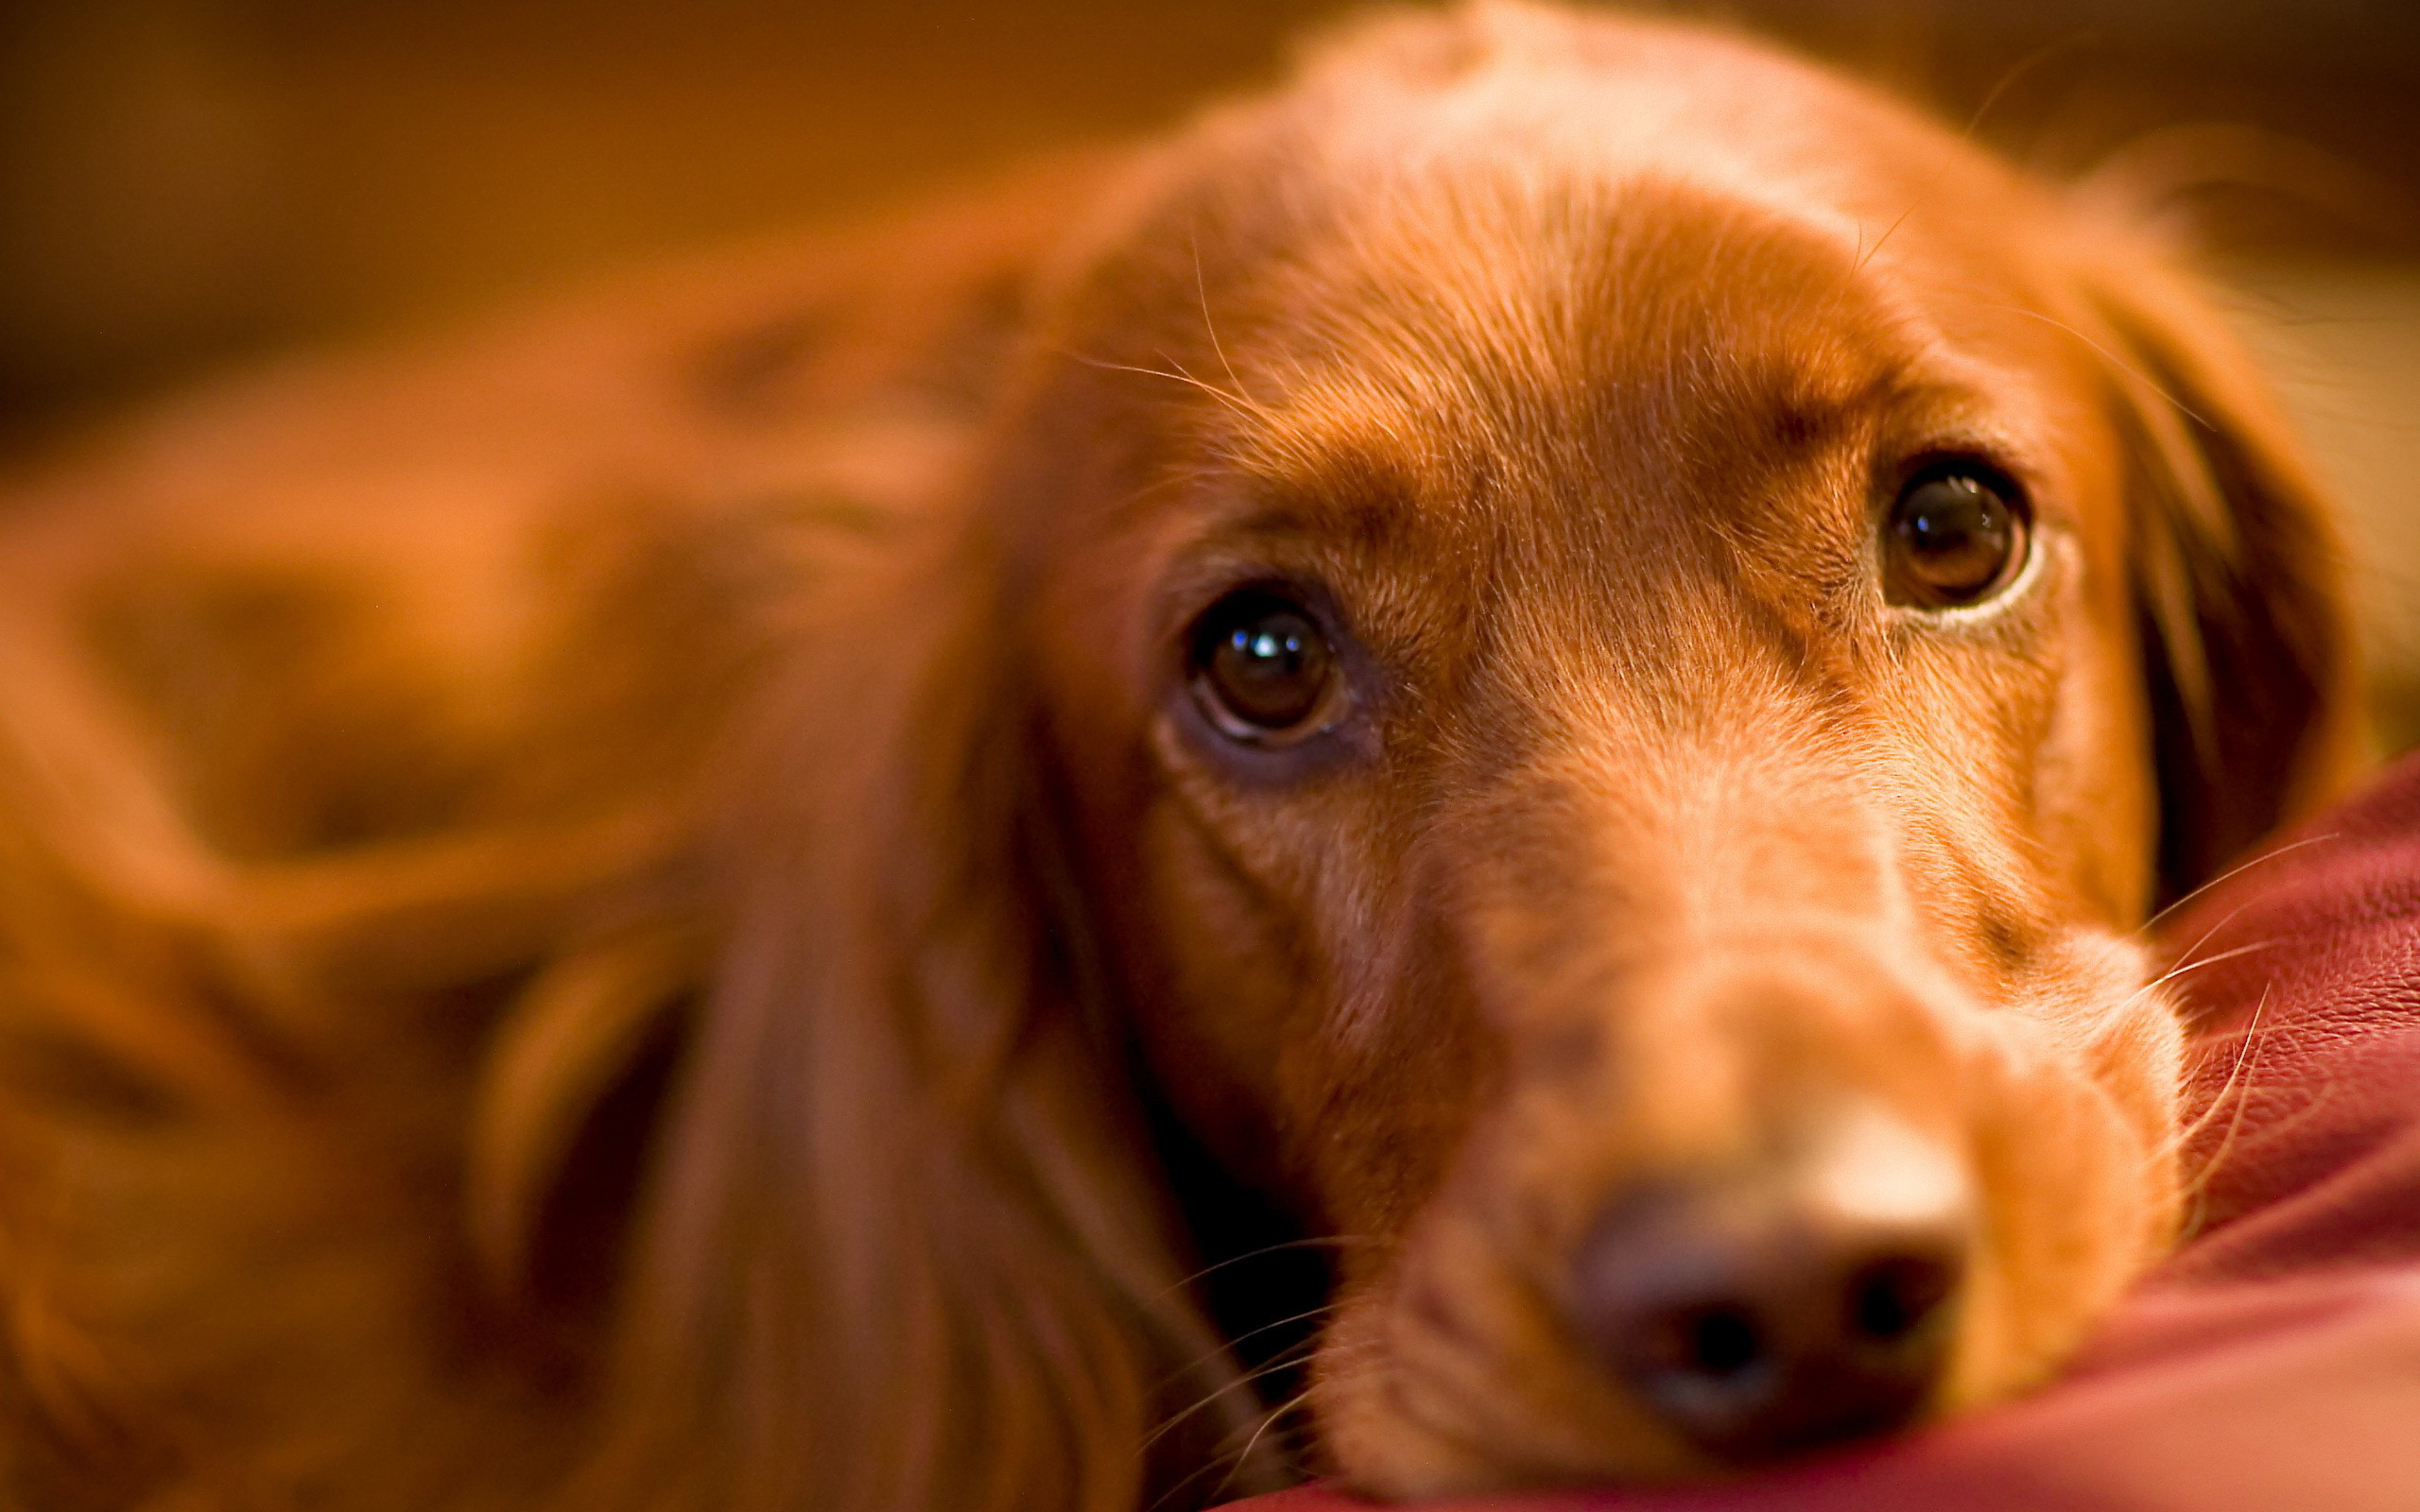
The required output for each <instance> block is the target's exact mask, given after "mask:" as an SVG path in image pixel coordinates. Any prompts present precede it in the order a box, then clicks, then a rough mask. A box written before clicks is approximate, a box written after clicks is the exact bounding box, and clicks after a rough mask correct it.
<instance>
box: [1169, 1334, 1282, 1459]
mask: <svg viewBox="0 0 2420 1512" xmlns="http://www.w3.org/2000/svg"><path fill="white" fill-rule="evenodd" d="M1317 1344H1318V1341H1317V1340H1306V1341H1305V1342H1304V1343H1303V1344H1302V1345H1300V1346H1298V1347H1297V1348H1295V1349H1288V1350H1286V1351H1285V1352H1284V1353H1282V1354H1280V1355H1278V1356H1277V1357H1276V1358H1275V1359H1273V1360H1271V1361H1270V1362H1269V1363H1268V1364H1267V1365H1265V1366H1261V1367H1260V1368H1259V1369H1257V1370H1248V1371H1246V1372H1245V1373H1244V1374H1242V1375H1239V1376H1237V1377H1236V1378H1235V1379H1234V1380H1233V1381H1228V1382H1224V1383H1220V1384H1219V1387H1218V1388H1217V1389H1216V1390H1214V1391H1211V1392H1210V1393H1208V1394H1207V1395H1205V1396H1203V1397H1202V1398H1201V1400H1198V1401H1196V1402H1194V1403H1193V1405H1191V1406H1190V1407H1185V1408H1182V1409H1180V1410H1179V1411H1177V1412H1174V1413H1171V1414H1170V1415H1169V1416H1167V1417H1164V1418H1162V1419H1161V1420H1160V1425H1159V1426H1158V1427H1157V1428H1154V1429H1152V1430H1151V1432H1150V1435H1148V1436H1146V1437H1145V1438H1144V1440H1143V1443H1142V1445H1141V1449H1142V1451H1144V1452H1148V1451H1149V1450H1150V1448H1151V1446H1152V1445H1154V1444H1156V1443H1158V1442H1159V1441H1160V1440H1161V1439H1163V1438H1166V1437H1167V1435H1169V1434H1171V1433H1174V1432H1175V1431H1176V1429H1177V1428H1178V1426H1179V1425H1180V1424H1182V1423H1184V1421H1186V1420H1187V1419H1188V1418H1190V1417H1192V1416H1193V1415H1194V1414H1195V1413H1198V1412H1200V1411H1201V1410H1202V1409H1203V1408H1205V1407H1209V1406H1211V1405H1213V1404H1215V1403H1217V1402H1219V1401H1222V1400H1225V1399H1226V1398H1227V1396H1228V1395H1229V1394H1230V1393H1232V1392H1234V1391H1236V1390H1237V1389H1238V1388H1240V1387H1244V1386H1248V1385H1251V1384H1252V1383H1253V1382H1255V1381H1258V1380H1261V1379H1262V1378H1263V1377H1266V1376H1272V1375H1275V1374H1276V1373H1277V1372H1279V1371H1281V1370H1289V1369H1292V1368H1293V1367H1294V1366H1299V1365H1301V1364H1303V1363H1304V1362H1305V1361H1306V1360H1308V1359H1309V1358H1310V1357H1311V1355H1312V1354H1313V1353H1315V1352H1317Z"/></svg>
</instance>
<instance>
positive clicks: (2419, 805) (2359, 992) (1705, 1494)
mask: <svg viewBox="0 0 2420 1512" xmlns="http://www.w3.org/2000/svg"><path fill="white" fill-rule="evenodd" d="M2166 933H2167V935H2168V937H2169V941H2170V944H2171V946H2172V948H2173V949H2174V950H2175V951H2176V953H2177V954H2178V955H2179V958H2180V959H2181V960H2182V961H2183V962H2184V963H2185V964H2186V968H2187V970H2186V974H2185V976H2184V977H2183V978H2182V979H2181V983H2180V985H2184V986H2187V987H2188V988H2189V996H2190V997H2191V999H2192V1000H2193V1002H2194V1004H2195V1009H2196V1013H2197V1016H2198V1027H2199V1029H2200V1040H2199V1043H2200V1046H2201V1052H2200V1055H2199V1057H2198V1058H2199V1060H2200V1063H2201V1069H2200V1071H2199V1072H2198V1073H2197V1076H2196V1081H2195V1089H2194V1090H2195V1094H2196V1096H2195V1101H2196V1103H2197V1104H2198V1105H2200V1106H2203V1107H2207V1106H2208V1105H2209V1104H2210V1103H2211V1101H2212V1100H2213V1099H2218V1098H2221V1093H2222V1092H2223V1094H2224V1095H2223V1099H2222V1106H2220V1107H2219V1108H2217V1109H2216V1110H2215V1112H2214V1113H2213V1116H2212V1117H2210V1118H2209V1119H2208V1121H2207V1123H2206V1125H2204V1128H2203V1130H2202V1132H2201V1134H2200V1135H2199V1137H2198V1138H2197V1140H2196V1141H2195V1147H2194V1150H2193V1154H2194V1164H2195V1165H2196V1166H2199V1167H2202V1168H2204V1173H2205V1174H2204V1176H2203V1177H2202V1178H2201V1191H2200V1196H2199V1211H2198V1218H2199V1222H2198V1228H2197V1232H2196V1237H2195V1238H2194V1239H2193V1240H2192V1241H2191V1243H2189V1244H2188V1245H2187V1246H2185V1247H2184V1248H2183V1249H2182V1250H2180V1251H2179V1252H2178V1253H2177V1254H2176V1256H2175V1257H2174V1258H2173V1259H2171V1260H2170V1261H2169V1263H2168V1264H2167V1265H2165V1266H2164V1267H2163V1268H2161V1269H2160V1270H2159V1271H2157V1272H2156V1273H2154V1274H2153V1275H2152V1277H2151V1278H2150V1279H2149V1280H2147V1281H2146V1282H2145V1283H2144V1285H2143V1286H2142V1287H2141V1289H2140V1290H2139V1291H2138V1292H2137V1293H2136V1294H2135V1297H2133V1298H2132V1299H2131V1300H2130V1301H2129V1302H2128V1303H2127V1304H2126V1305H2125V1306H2124V1307H2123V1308H2122V1309H2121V1310H2120V1311H2119V1312H2118V1314H2117V1315H2116V1316H2115V1317H2114V1318H2113V1319H2111V1321H2110V1322H2109V1324H2108V1325H2107V1327H2106V1328H2105V1329H2104V1330H2103V1332H2101V1334H2100V1338H2099V1340H2098V1342H2097V1343H2095V1345H2094V1346H2093V1347H2092V1348H2091V1349H2089V1350H2088V1351H2087V1353H2086V1355H2085V1356H2084V1358H2083V1360H2081V1361H2080V1362H2078V1364H2077V1366H2076V1367H2075V1369H2074V1370H2073V1371H2072V1372H2071V1373H2070V1374H2069V1375H2068V1376H2067V1377H2066V1379H2064V1380H2062V1381H2061V1382H2059V1383H2057V1384H2055V1385H2053V1386H2051V1387H2049V1388H2048V1389H2046V1390H2044V1391H2041V1392H2039V1393H2037V1394H2036V1395H2034V1396H2032V1397H2030V1398H2028V1399H2026V1400H2021V1401H2017V1402H2014V1403H2012V1404H2010V1405H2008V1406H2005V1407H2002V1408H1999V1409H1997V1410H1995V1411H1992V1412H1989V1413H1985V1414H1982V1415H1980V1416H1979V1417H1972V1418H1968V1419H1966V1420H1963V1421H1961V1422H1956V1423H1952V1424H1949V1425H1946V1426H1945V1427H1942V1428H1939V1429H1936V1430H1933V1431H1931V1432H1929V1433H1926V1434H1923V1435H1917V1436H1915V1437H1913V1438H1908V1439H1902V1440H1899V1441H1897V1442H1895V1443H1893V1444H1889V1445H1885V1446H1882V1447H1879V1448H1875V1449H1870V1450H1863V1451H1857V1452H1848V1453H1842V1454H1838V1455H1834V1456H1832V1457H1829V1458H1825V1459H1820V1460H1815V1461H1810V1462H1807V1463H1805V1464H1802V1465H1799V1466H1796V1467H1793V1468H1790V1469H1785V1470H1781V1471H1778V1472H1774V1473H1772V1474H1769V1475H1766V1476H1763V1477H1760V1478H1757V1479H1754V1480H1748V1481H1740V1482H1736V1483H1732V1484H1728V1485H1724V1486H1713V1487H1705V1488H1700V1489H1696V1490H1692V1491H1687V1492H1650V1493H1640V1492H1593V1493H1586V1494H1579V1493H1573V1494H1565V1495H1558V1496H1532V1497H1523V1498H1499V1499H1495V1500H1491V1501H1486V1502H1481V1503H1460V1504H1459V1505H1458V1507H1457V1508H1456V1509H1455V1512H1516V1509H1517V1512H1580V1509H1586V1512H1785V1509H1787V1512H1900V1509H1909V1512H1913V1509H1917V1508H1923V1509H1926V1512H1933V1509H1940V1512H2002V1509H2009V1512H2014V1509H2016V1508H2024V1509H2028V1512H2081V1509H2086V1508H2091V1509H2104V1508H2128V1509H2134V1512H2253V1509H2256V1508H2257V1509H2262V1512H2269V1509H2280V1512H2282V1509H2297V1512H2299V1509H2306V1508H2307V1509H2312V1512H2367V1509H2372V1508H2375V1509H2377V1512H2415V1509H2420V757H2414V758H2411V759H2407V760H2405V761H2404V762H2402V763H2401V764H2400V765H2397V766H2396V767H2394V769H2393V770H2391V771H2390V772H2389V773H2387V774H2386V776H2385V777H2384V778H2383V779H2382V780H2381V781H2380V782H2378V783H2377V785H2376V786H2375V787H2373V788H2372V789H2371V790H2370V791H2369V792H2368V793H2367V794H2366V795H2365V796H2363V797H2362V798H2360V799H2358V800H2356V801H2355V802H2353V803H2351V804H2349V805H2347V806H2345V807H2343V808H2342V809H2339V810H2338V811H2336V812H2335V813H2333V814H2331V815H2329V816H2326V817H2325V818H2324V819H2322V820H2320V821H2319V822H2317V823H2315V824H2313V825H2310V826H2308V827H2307V828H2306V829H2305V830H2304V831H2303V832H2302V833H2300V834H2298V835H2296V836H2294V837H2292V838H2290V840H2288V841H2287V842H2286V843H2285V844H2283V845H2281V846H2279V847H2277V848H2275V849H2273V851H2271V852H2270V853H2269V854H2268V856H2266V857H2265V858H2263V859H2261V860H2259V861H2257V862H2256V863H2254V864H2252V865H2251V866H2249V867H2247V868H2242V869H2240V870H2239V871H2238V873H2237V874H2236V875H2235V876H2233V877H2232V878H2230V879H2229V880H2227V881H2226V882H2224V883H2222V884H2221V885H2219V886H2217V887H2214V888H2212V889H2211V890H2210V891H2209V892H2207V893H2205V894H2204V896H2202V897H2200V898H2198V899H2196V900H2194V901H2193V902H2191V903H2190V904H2189V905H2188V906H2187V908H2185V909H2183V910H2182V911H2181V912H2180V915H2179V917H2178V918H2176V919H2174V920H2173V921H2172V922H2171V923H2170V924H2169V926H2168V927H2167V931H2166ZM2196 962H2199V963H2204V964H2200V965H2195V964H2194V963H2196ZM2230 1075H2234V1076H2235V1077H2236V1082H2235V1085H2234V1086H2233V1088H2232V1089H2229V1088H2228V1078H2229V1077H2230ZM1359 1505H1360V1503H1356V1502H1354V1501H1352V1500H1351V1499H1349V1498H1347V1497H1344V1496H1341V1495H1340V1494H1338V1493H1336V1492H1334V1491H1330V1490H1326V1489H1323V1488H1319V1487H1310V1488H1306V1489H1303V1490H1297V1491H1291V1492H1287V1493H1284V1494H1282V1495H1279V1496H1275V1497H1270V1498H1266V1499H1263V1500H1262V1501H1260V1502H1257V1503H1252V1512H1352V1509H1354V1508H1356V1507H1358V1506H1359ZM1441 1512H1443V1509H1441Z"/></svg>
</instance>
